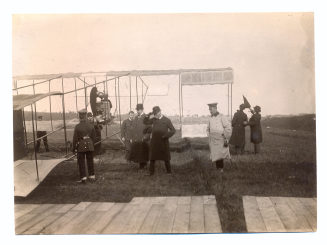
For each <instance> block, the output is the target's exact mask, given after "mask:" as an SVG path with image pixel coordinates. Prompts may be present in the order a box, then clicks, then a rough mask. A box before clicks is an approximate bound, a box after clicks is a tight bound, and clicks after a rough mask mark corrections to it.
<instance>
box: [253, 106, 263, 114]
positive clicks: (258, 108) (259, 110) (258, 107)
mask: <svg viewBox="0 0 327 245" xmlns="http://www.w3.org/2000/svg"><path fill="white" fill-rule="evenodd" d="M253 109H254V111H257V112H261V107H260V106H258V105H256V106H255V107H254V108H253Z"/></svg>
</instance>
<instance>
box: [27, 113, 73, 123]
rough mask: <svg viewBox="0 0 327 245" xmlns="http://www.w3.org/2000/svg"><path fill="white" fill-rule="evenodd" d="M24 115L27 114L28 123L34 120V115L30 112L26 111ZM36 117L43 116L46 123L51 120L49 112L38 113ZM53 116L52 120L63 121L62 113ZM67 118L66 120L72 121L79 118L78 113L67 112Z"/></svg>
mask: <svg viewBox="0 0 327 245" xmlns="http://www.w3.org/2000/svg"><path fill="white" fill-rule="evenodd" d="M24 114H25V120H26V121H30V120H32V113H31V112H30V111H25V112H24ZM36 115H37V116H42V119H43V120H44V121H48V120H50V113H49V112H37V113H36ZM51 115H52V120H62V117H63V115H62V113H61V112H52V113H51ZM65 116H66V120H71V119H74V118H77V113H76V112H66V113H65Z"/></svg>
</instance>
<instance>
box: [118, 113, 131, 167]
mask: <svg viewBox="0 0 327 245" xmlns="http://www.w3.org/2000/svg"><path fill="white" fill-rule="evenodd" d="M133 119H134V112H133V111H130V112H129V113H128V118H127V119H126V120H124V121H123V124H122V125H121V139H122V141H123V142H124V144H125V150H126V154H125V159H126V160H127V162H130V161H131V146H132V136H133Z"/></svg>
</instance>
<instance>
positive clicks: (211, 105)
mask: <svg viewBox="0 0 327 245" xmlns="http://www.w3.org/2000/svg"><path fill="white" fill-rule="evenodd" d="M217 104H218V103H210V104H208V106H209V108H211V107H215V108H217Z"/></svg>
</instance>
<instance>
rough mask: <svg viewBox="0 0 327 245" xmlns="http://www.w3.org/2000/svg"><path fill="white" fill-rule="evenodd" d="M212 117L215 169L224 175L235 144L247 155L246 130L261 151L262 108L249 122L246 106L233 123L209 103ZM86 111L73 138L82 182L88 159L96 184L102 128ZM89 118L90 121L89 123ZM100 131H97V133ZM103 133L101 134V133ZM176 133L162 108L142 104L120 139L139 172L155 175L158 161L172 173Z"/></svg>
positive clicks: (210, 132) (211, 146)
mask: <svg viewBox="0 0 327 245" xmlns="http://www.w3.org/2000/svg"><path fill="white" fill-rule="evenodd" d="M208 106H209V111H210V114H211V117H210V119H209V122H208V126H207V135H208V139H209V149H210V159H211V161H212V162H213V163H215V165H216V168H217V169H218V170H220V171H221V172H223V168H224V160H225V159H228V158H230V151H229V146H230V145H233V146H234V147H235V149H236V151H237V152H238V153H240V154H241V153H243V152H244V146H245V127H246V126H248V125H249V126H250V127H251V142H252V143H253V144H254V152H255V153H259V152H260V143H261V142H262V131H261V124H260V121H261V114H260V112H261V108H260V107H259V106H255V107H254V109H253V110H251V109H250V111H251V113H252V114H253V115H252V117H251V118H250V120H248V118H247V115H246V114H245V113H244V109H245V106H244V104H242V105H240V107H239V108H240V109H239V110H238V111H237V112H236V113H235V114H234V116H233V119H232V122H231V123H230V121H229V120H228V119H227V117H225V116H224V115H222V114H221V113H219V112H218V109H217V103H211V104H208ZM88 116H89V117H87V112H86V110H82V111H80V112H79V119H80V123H79V124H77V125H76V127H75V130H74V136H73V147H72V149H73V152H76V153H77V162H78V165H79V172H80V180H79V182H81V183H85V182H86V180H87V177H86V169H85V159H86V160H87V167H88V173H89V177H88V178H89V180H90V181H94V180H95V175H94V163H93V152H94V150H95V145H96V144H94V142H98V141H99V137H100V140H101V128H97V127H96V125H94V123H92V120H91V116H92V115H90V114H89V115H88ZM88 119H89V120H88ZM97 131H98V132H97ZM99 132H100V134H99ZM175 132H176V130H175V128H174V126H173V124H172V122H171V120H170V119H169V118H167V117H166V116H164V115H162V113H161V109H160V107H159V106H155V107H153V109H152V112H150V113H148V114H145V113H144V107H143V104H137V105H136V114H135V113H134V112H133V111H130V112H129V114H128V119H126V120H124V121H123V123H122V126H121V139H122V141H123V143H124V145H125V150H126V154H125V158H126V160H127V161H128V162H129V163H132V162H134V163H137V164H139V168H140V169H145V168H147V165H148V163H149V162H150V164H149V172H148V175H153V174H154V172H155V162H156V161H159V160H160V161H164V163H165V167H166V171H167V173H168V174H170V173H171V165H170V159H171V156H170V150H169V138H170V137H172V136H173V135H174V134H175Z"/></svg>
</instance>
